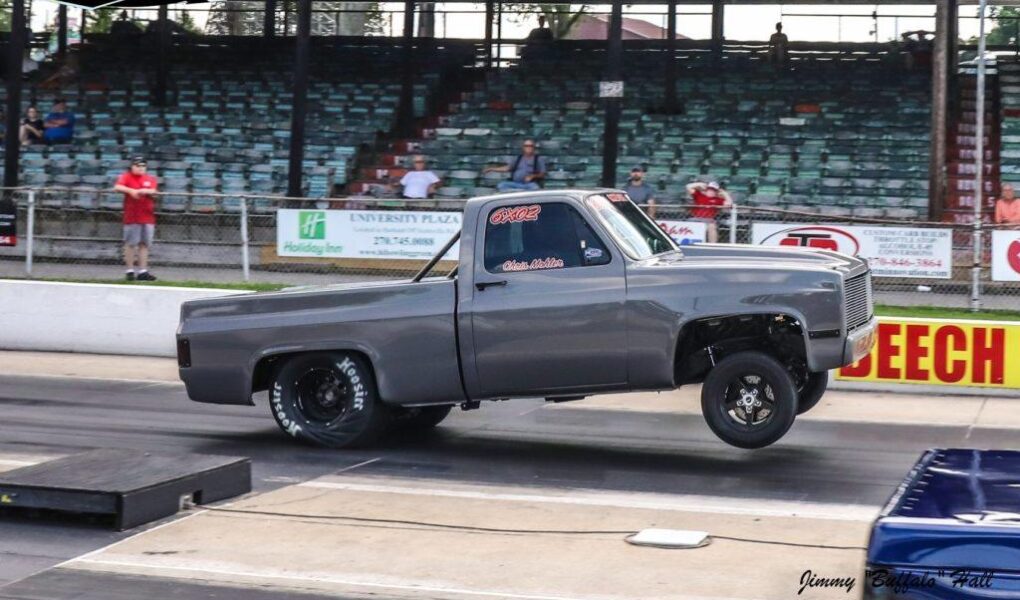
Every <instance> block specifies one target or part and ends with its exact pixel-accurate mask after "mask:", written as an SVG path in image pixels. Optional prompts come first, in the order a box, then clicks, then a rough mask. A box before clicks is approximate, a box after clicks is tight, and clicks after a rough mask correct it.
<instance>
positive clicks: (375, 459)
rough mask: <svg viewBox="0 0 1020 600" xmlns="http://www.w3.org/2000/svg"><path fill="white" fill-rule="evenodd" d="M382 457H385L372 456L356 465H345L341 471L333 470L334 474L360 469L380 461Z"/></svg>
mask: <svg viewBox="0 0 1020 600" xmlns="http://www.w3.org/2000/svg"><path fill="white" fill-rule="evenodd" d="M382 459H383V457H381V456H377V457H375V458H370V459H368V460H365V461H362V462H359V463H358V464H356V465H351V466H349V467H344V468H342V469H340V470H339V471H333V474H334V475H336V474H337V473H346V472H348V471H353V470H354V469H360V468H361V467H367V466H368V465H370V464H372V463H376V462H379V461H380V460H382Z"/></svg>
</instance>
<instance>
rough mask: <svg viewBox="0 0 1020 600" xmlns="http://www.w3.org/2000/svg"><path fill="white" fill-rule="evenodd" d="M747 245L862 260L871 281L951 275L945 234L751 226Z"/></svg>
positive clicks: (949, 245) (910, 229)
mask: <svg viewBox="0 0 1020 600" xmlns="http://www.w3.org/2000/svg"><path fill="white" fill-rule="evenodd" d="M751 240H752V243H754V244H758V245H763V246H787V247H794V248H814V249H817V250H832V251H834V252H842V253H843V254H849V255H852V256H857V257H859V258H863V259H865V260H867V261H868V265H869V266H870V267H871V272H872V274H873V275H874V276H876V277H915V278H922V279H949V278H950V277H952V275H953V234H952V230H951V229H928V228H918V227H877V226H870V225H864V226H862V225H828V224H820V225H790V224H788V223H754V224H753V225H752V227H751Z"/></svg>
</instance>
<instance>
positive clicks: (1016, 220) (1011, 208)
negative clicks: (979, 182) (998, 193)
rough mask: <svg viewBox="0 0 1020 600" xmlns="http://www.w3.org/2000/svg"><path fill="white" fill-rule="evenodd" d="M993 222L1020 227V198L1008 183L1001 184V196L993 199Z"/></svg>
mask: <svg viewBox="0 0 1020 600" xmlns="http://www.w3.org/2000/svg"><path fill="white" fill-rule="evenodd" d="M995 222H996V224H1002V225H1013V226H1015V227H1018V228H1020V200H1017V198H1016V191H1015V190H1014V189H1013V186H1012V185H1010V184H1008V183H1004V184H1003V185H1002V197H1001V198H999V199H998V200H996V201H995Z"/></svg>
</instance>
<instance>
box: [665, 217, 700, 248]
mask: <svg viewBox="0 0 1020 600" xmlns="http://www.w3.org/2000/svg"><path fill="white" fill-rule="evenodd" d="M655 222H656V223H658V224H659V227H661V228H662V230H663V231H665V232H666V234H667V235H669V237H671V238H673V241H674V242H676V243H678V244H680V245H681V246H687V245H689V244H697V243H700V242H704V241H705V230H706V228H705V223H704V222H702V221H670V220H667V219H656V220H655Z"/></svg>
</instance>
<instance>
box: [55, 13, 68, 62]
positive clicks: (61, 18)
mask: <svg viewBox="0 0 1020 600" xmlns="http://www.w3.org/2000/svg"><path fill="white" fill-rule="evenodd" d="M57 52H58V53H59V54H60V55H61V56H63V55H64V54H65V53H67V5H66V4H61V5H60V6H58V7H57Z"/></svg>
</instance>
